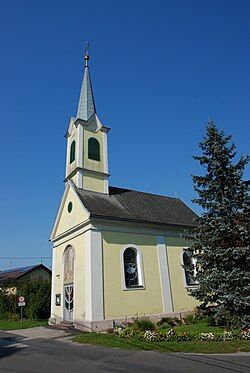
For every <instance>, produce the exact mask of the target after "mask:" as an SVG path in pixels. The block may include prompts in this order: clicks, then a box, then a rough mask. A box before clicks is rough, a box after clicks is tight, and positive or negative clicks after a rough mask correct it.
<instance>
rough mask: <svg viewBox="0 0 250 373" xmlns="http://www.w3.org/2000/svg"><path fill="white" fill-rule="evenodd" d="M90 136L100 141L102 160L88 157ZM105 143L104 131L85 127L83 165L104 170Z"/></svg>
mask: <svg viewBox="0 0 250 373" xmlns="http://www.w3.org/2000/svg"><path fill="white" fill-rule="evenodd" d="M90 137H94V138H95V139H97V140H98V141H99V144H100V161H95V160H93V159H88V140H89V138H90ZM103 143H104V133H103V132H102V131H98V132H92V131H88V130H86V129H84V138H83V162H84V164H83V167H84V168H87V169H89V170H93V171H100V172H104V159H103Z"/></svg>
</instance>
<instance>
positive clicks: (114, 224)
mask: <svg viewBox="0 0 250 373" xmlns="http://www.w3.org/2000/svg"><path fill="white" fill-rule="evenodd" d="M91 221H92V222H93V225H94V226H95V227H96V228H97V229H100V230H102V231H107V232H123V233H133V234H144V235H150V236H152V235H153V236H157V235H159V236H168V237H175V238H182V237H181V234H182V233H183V232H184V229H185V228H183V229H180V228H179V229H178V230H177V229H176V228H175V227H173V228H172V229H171V230H170V229H169V228H164V227H159V228H156V227H155V226H153V225H152V224H146V223H145V224H143V223H137V222H128V221H122V220H112V219H103V218H98V217H97V218H92V219H91Z"/></svg>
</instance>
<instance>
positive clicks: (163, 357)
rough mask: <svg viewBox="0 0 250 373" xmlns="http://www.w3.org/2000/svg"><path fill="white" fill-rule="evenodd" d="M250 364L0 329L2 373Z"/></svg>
mask: <svg viewBox="0 0 250 373" xmlns="http://www.w3.org/2000/svg"><path fill="white" fill-rule="evenodd" d="M249 366H250V354H235V355H198V354H180V353H178V354H176V353H173V354H160V353H157V352H148V351H128V350H120V349H108V348H103V347H98V346H90V345H81V344H77V343H74V342H72V341H71V337H70V335H69V334H68V333H65V332H64V331H60V330H59V331H58V330H54V329H51V328H44V327H38V328H32V329H23V330H15V331H11V332H3V331H2V332H1V331H0V372H1V373H17V372H18V373H20V372H25V373H34V372H35V373H44V372H46V373H50V372H53V373H57V372H60V373H71V372H72V373H75V372H77V373H78V372H88V373H92V372H112V373H113V372H143V373H144V372H145V373H154V372H192V373H201V372H202V373H208V372H213V373H214V372H215V373H226V372H227V373H229V372H241V373H248V372H249Z"/></svg>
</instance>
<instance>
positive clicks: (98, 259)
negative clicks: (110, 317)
mask: <svg viewBox="0 0 250 373" xmlns="http://www.w3.org/2000/svg"><path fill="white" fill-rule="evenodd" d="M85 237H86V238H85V239H86V242H85V243H86V244H85V319H86V320H88V321H97V320H103V319H104V309H103V263H102V234H101V232H100V231H97V230H89V231H87V232H86V236H85Z"/></svg>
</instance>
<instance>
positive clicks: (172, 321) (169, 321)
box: [157, 317, 182, 327]
mask: <svg viewBox="0 0 250 373" xmlns="http://www.w3.org/2000/svg"><path fill="white" fill-rule="evenodd" d="M181 323H182V321H181V320H180V319H178V317H162V318H161V319H160V320H159V321H158V322H157V325H158V326H162V327H169V326H177V325H180V324H181Z"/></svg>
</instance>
